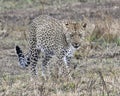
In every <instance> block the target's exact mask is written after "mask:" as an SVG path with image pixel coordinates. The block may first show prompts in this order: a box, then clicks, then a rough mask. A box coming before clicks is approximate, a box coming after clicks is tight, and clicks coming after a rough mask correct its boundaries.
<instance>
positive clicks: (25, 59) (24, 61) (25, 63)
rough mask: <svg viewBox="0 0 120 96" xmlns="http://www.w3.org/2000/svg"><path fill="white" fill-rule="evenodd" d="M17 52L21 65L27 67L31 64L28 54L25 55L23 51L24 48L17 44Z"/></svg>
mask: <svg viewBox="0 0 120 96" xmlns="http://www.w3.org/2000/svg"><path fill="white" fill-rule="evenodd" d="M16 53H17V56H18V60H19V65H20V66H21V67H22V68H25V67H27V66H28V65H29V64H30V60H29V57H28V56H27V55H26V56H24V54H23V52H22V50H21V48H20V47H19V46H16Z"/></svg>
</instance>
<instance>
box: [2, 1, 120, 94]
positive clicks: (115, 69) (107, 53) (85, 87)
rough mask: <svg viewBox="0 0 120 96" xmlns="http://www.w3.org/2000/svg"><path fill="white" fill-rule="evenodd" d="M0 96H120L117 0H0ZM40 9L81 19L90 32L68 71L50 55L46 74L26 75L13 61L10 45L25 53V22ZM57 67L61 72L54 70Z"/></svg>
mask: <svg viewBox="0 0 120 96" xmlns="http://www.w3.org/2000/svg"><path fill="white" fill-rule="evenodd" d="M0 11H1V12H0V96H120V46H119V45H120V2H119V0H1V1H0ZM41 14H48V15H51V16H52V17H55V18H57V19H60V20H63V19H68V18H70V19H73V20H79V19H83V17H82V16H83V15H84V16H85V17H86V18H87V22H88V25H89V26H91V25H92V27H90V28H88V29H89V30H88V31H90V32H91V35H89V36H88V37H87V38H86V41H87V42H85V43H84V44H83V46H82V47H81V48H80V49H79V50H78V51H77V52H76V53H75V57H74V58H72V61H71V70H70V72H68V71H66V69H65V68H64V67H65V66H64V65H61V66H58V64H57V63H56V58H55V57H54V58H53V59H52V60H51V61H50V62H49V63H50V65H49V70H50V72H51V73H50V75H49V76H48V78H47V80H46V81H45V80H44V79H43V78H42V77H41V68H40V62H39V64H38V72H39V74H38V76H36V77H32V76H31V75H30V70H29V68H28V69H27V70H24V69H21V68H20V67H19V66H18V60H17V56H16V54H15V50H14V47H15V45H20V46H21V47H22V49H24V51H25V52H27V48H28V47H27V41H26V39H27V35H26V34H27V32H28V30H27V29H28V28H27V26H28V24H29V21H30V20H31V19H32V18H34V17H36V16H38V15H41ZM58 67H61V69H62V73H61V74H59V73H58V71H57V70H58Z"/></svg>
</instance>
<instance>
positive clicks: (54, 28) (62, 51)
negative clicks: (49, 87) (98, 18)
mask: <svg viewBox="0 0 120 96" xmlns="http://www.w3.org/2000/svg"><path fill="white" fill-rule="evenodd" d="M86 26H87V23H86V22H84V21H74V20H64V21H61V20H58V19H56V18H54V17H51V16H48V15H40V16H38V17H36V18H34V19H33V20H31V22H30V24H29V32H28V34H29V36H28V47H29V48H28V52H27V54H25V55H24V53H23V51H22V49H21V48H20V47H19V46H18V45H16V53H17V56H18V60H19V65H20V66H21V67H22V68H26V67H28V66H29V65H30V66H31V67H30V69H31V71H32V74H35V75H37V69H36V66H37V63H38V59H39V55H40V53H43V54H44V55H43V57H42V60H41V61H42V64H41V69H42V76H45V74H46V73H45V72H46V69H47V64H48V62H49V60H50V59H51V58H52V57H53V56H56V57H57V58H58V60H59V62H64V64H65V65H66V66H67V67H69V65H70V59H71V57H72V56H73V53H74V52H75V50H77V49H78V48H79V47H80V46H81V44H82V42H83V41H84V37H85V33H86Z"/></svg>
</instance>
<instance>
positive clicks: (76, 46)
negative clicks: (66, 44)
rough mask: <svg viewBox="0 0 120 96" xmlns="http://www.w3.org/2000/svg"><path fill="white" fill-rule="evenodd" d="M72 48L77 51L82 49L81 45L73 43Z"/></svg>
mask: <svg viewBox="0 0 120 96" xmlns="http://www.w3.org/2000/svg"><path fill="white" fill-rule="evenodd" d="M72 46H73V47H74V48H75V49H77V48H79V47H80V44H79V43H73V44H72Z"/></svg>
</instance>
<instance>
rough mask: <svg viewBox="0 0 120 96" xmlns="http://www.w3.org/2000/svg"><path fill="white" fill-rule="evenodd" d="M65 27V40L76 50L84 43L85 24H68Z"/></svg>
mask: <svg viewBox="0 0 120 96" xmlns="http://www.w3.org/2000/svg"><path fill="white" fill-rule="evenodd" d="M65 26H66V33H65V34H66V39H67V41H68V42H69V44H70V45H72V46H73V47H74V48H75V49H78V48H79V47H80V46H81V44H82V43H83V42H84V39H85V34H86V32H85V31H86V26H87V24H86V23H83V22H82V23H76V22H69V23H66V24H65Z"/></svg>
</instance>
